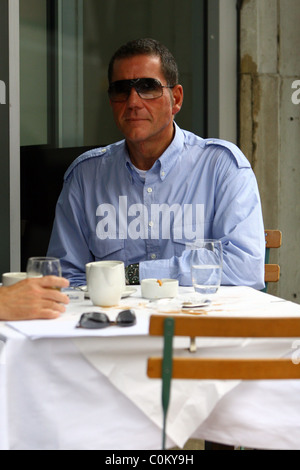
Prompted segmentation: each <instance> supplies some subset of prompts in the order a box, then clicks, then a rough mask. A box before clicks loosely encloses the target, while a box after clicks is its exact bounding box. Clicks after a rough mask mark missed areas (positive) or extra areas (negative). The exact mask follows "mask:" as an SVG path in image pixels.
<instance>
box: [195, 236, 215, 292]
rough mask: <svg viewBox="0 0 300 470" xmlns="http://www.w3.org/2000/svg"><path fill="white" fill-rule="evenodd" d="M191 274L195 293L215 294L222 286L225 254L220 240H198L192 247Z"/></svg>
mask: <svg viewBox="0 0 300 470" xmlns="http://www.w3.org/2000/svg"><path fill="white" fill-rule="evenodd" d="M191 249H192V253H191V274H192V282H193V286H194V289H195V292H196V293H198V294H201V295H202V296H203V297H204V296H205V297H209V296H211V295H212V294H215V293H216V292H217V291H218V289H219V287H220V284H221V278H222V266H223V252H222V243H221V242H220V241H219V240H197V241H196V242H195V243H193V246H192V247H191Z"/></svg>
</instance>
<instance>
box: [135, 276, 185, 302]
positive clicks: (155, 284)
mask: <svg viewBox="0 0 300 470" xmlns="http://www.w3.org/2000/svg"><path fill="white" fill-rule="evenodd" d="M141 293H142V297H144V298H145V299H163V298H165V297H176V296H177V294H178V281H177V279H159V280H158V279H143V280H142V281H141Z"/></svg>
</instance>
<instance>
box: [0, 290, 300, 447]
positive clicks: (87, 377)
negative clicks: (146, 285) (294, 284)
mask: <svg viewBox="0 0 300 470" xmlns="http://www.w3.org/2000/svg"><path fill="white" fill-rule="evenodd" d="M191 292H192V290H191V289H189V288H182V289H181V291H180V294H181V295H184V296H187V295H190V293H191ZM127 307H131V308H133V309H134V310H135V312H136V315H137V325H136V326H134V327H131V328H130V329H129V328H128V329H124V328H120V327H110V328H107V329H106V330H97V331H88V330H80V329H76V328H74V327H75V325H76V323H77V321H78V318H79V316H80V314H81V313H82V312H83V311H91V310H95V309H96V310H97V308H95V307H93V306H92V304H91V302H90V301H88V300H86V301H85V302H83V303H72V304H70V305H69V306H68V308H67V312H66V314H64V315H62V316H61V318H60V319H58V320H50V321H49V320H46V321H45V320H44V321H42V320H41V321H31V322H10V323H8V324H4V323H1V324H0V449H12V450H17V449H35V450H46V449H106V450H116V449H126V450H131V449H134V450H138V449H150V450H151V449H160V448H161V424H162V413H161V399H160V394H161V382H160V380H153V379H149V378H148V377H147V375H146V363H147V358H148V357H149V356H150V355H160V353H161V346H162V338H156V337H150V336H148V335H147V332H148V323H149V317H150V315H151V314H152V313H155V312H156V311H157V308H159V310H166V305H165V303H163V302H160V303H159V304H157V305H156V304H155V303H148V302H147V301H146V300H145V299H142V298H141V297H140V290H139V288H137V292H136V293H135V294H133V295H132V296H131V297H128V298H126V299H122V301H121V303H120V306H119V308H118V309H102V310H105V311H106V312H108V314H109V316H110V318H114V316H115V315H116V314H117V312H118V311H120V308H127ZM172 308H174V305H173V306H172ZM201 314H207V315H233V316H234V315H236V316H240V315H245V316H246V315H257V316H274V317H275V316H297V317H300V306H299V305H297V304H294V303H292V302H288V301H284V300H283V299H279V298H277V297H273V296H271V295H268V294H265V293H262V292H258V291H255V290H254V289H251V288H247V287H222V288H221V289H220V291H219V293H218V294H217V296H216V299H215V301H214V303H213V305H212V306H211V308H210V309H208V310H206V312H202V313H201ZM176 341H177V342H176V343H175V347H176V349H177V351H176V354H178V352H179V349H180V351H181V352H182V354H186V352H185V351H184V349H185V348H186V347H187V346H188V344H187V341H188V339H187V338H179V339H178V338H177V339H176ZM297 341H298V340H297V339H295V340H293V339H290V338H289V339H280V340H264V339H258V340H250V339H244V340H242V339H234V340H229V339H227V340H220V339H217V340H213V341H212V340H211V339H209V338H206V339H204V340H200V343H199V342H198V343H197V346H198V352H197V353H199V354H201V355H203V356H205V355H207V354H208V353H211V352H213V353H215V354H216V355H219V354H221V355H222V356H234V355H236V354H237V353H239V354H242V355H245V356H249V355H252V354H254V355H257V354H259V353H260V352H263V353H264V354H265V355H266V356H267V357H278V356H280V357H283V356H286V355H291V354H293V355H294V358H295V357H298V347H299V342H297ZM167 433H168V439H167V445H168V446H170V447H171V446H175V445H176V446H179V447H182V446H183V445H184V443H185V442H186V441H187V439H188V438H190V437H194V438H199V439H205V440H209V441H215V442H222V443H225V444H229V445H243V446H247V447H254V448H264V449H266V448H269V449H299V448H300V383H299V381H294V380H293V381H286V382H281V381H270V382H269V381H261V382H257V381H255V382H240V381H198V380H197V381H183V380H174V381H173V382H172V399H171V406H170V410H169V413H168V427H167Z"/></svg>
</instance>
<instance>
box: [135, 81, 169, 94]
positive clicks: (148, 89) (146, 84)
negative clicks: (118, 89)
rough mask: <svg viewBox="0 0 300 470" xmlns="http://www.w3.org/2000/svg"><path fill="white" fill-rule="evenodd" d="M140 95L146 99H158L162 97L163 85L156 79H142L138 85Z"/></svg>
mask: <svg viewBox="0 0 300 470" xmlns="http://www.w3.org/2000/svg"><path fill="white" fill-rule="evenodd" d="M136 90H137V92H138V94H139V95H140V96H141V97H142V98H145V99H147V98H148V99H153V98H158V97H159V96H161V95H162V90H163V89H162V85H161V83H160V82H159V81H158V80H156V79H155V78H141V79H140V80H139V82H138V84H137V85H136Z"/></svg>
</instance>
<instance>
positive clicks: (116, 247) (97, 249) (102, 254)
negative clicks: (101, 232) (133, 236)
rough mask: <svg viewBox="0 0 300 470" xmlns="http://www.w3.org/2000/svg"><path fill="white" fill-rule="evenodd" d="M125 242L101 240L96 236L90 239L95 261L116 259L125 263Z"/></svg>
mask: <svg viewBox="0 0 300 470" xmlns="http://www.w3.org/2000/svg"><path fill="white" fill-rule="evenodd" d="M124 247H125V240H122V239H121V240H120V239H119V238H115V239H112V238H105V239H103V240H102V239H100V238H98V237H97V236H96V235H93V236H91V238H90V251H91V253H92V254H93V256H94V257H95V260H96V261H98V260H105V259H114V260H119V261H125V250H124Z"/></svg>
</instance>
